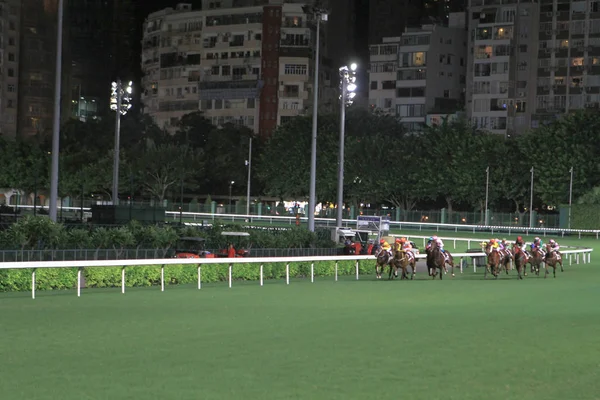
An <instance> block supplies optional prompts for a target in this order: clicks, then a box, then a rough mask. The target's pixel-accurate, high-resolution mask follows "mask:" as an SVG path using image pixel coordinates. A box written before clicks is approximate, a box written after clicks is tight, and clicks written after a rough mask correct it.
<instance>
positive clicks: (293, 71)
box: [284, 64, 307, 75]
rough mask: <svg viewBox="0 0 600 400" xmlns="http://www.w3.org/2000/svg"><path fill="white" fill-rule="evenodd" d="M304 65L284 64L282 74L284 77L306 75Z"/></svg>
mask: <svg viewBox="0 0 600 400" xmlns="http://www.w3.org/2000/svg"><path fill="white" fill-rule="evenodd" d="M306 73H307V67H306V64H285V68H284V74H286V75H306Z"/></svg>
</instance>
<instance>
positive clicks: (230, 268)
mask: <svg viewBox="0 0 600 400" xmlns="http://www.w3.org/2000/svg"><path fill="white" fill-rule="evenodd" d="M232 268H233V264H229V288H230V289H231V270H232Z"/></svg>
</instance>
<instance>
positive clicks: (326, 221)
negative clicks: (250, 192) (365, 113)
mask: <svg viewBox="0 0 600 400" xmlns="http://www.w3.org/2000/svg"><path fill="white" fill-rule="evenodd" d="M19 208H33V206H25V205H21V206H19ZM39 208H40V209H42V208H43V207H39ZM62 208H63V209H64V210H67V211H75V212H79V211H81V210H82V208H80V207H62ZM83 210H84V211H88V212H89V211H91V208H89V207H83ZM165 214H166V215H167V217H169V218H172V220H173V221H179V217H180V216H181V217H183V218H185V221H184V222H189V220H192V221H194V222H196V223H198V224H202V223H203V221H205V220H206V221H208V220H211V221H214V220H217V219H218V220H222V221H231V222H252V221H254V222H268V223H273V222H278V223H286V224H288V225H290V226H294V225H295V224H296V217H295V216H291V215H290V216H282V215H243V214H211V213H200V212H179V211H165ZM300 220H301V221H302V222H307V221H308V218H307V217H301V218H300ZM315 222H318V223H320V224H321V225H325V226H327V227H332V228H333V227H335V226H336V220H335V219H334V218H315ZM342 223H343V224H346V225H347V226H351V227H355V226H356V223H357V221H356V219H344V220H342ZM390 227H392V228H393V229H402V228H405V229H418V230H420V231H422V230H435V231H437V232H440V231H452V230H453V231H455V232H460V231H464V232H472V233H477V232H491V233H492V234H494V233H501V232H504V233H507V234H508V235H512V234H513V233H523V234H525V235H530V234H540V235H543V236H546V235H551V234H552V235H560V236H565V235H578V237H579V238H581V235H582V234H583V235H592V236H596V239H600V229H564V228H536V227H532V228H530V227H527V226H510V225H509V226H502V225H468V224H438V223H432V222H403V221H390Z"/></svg>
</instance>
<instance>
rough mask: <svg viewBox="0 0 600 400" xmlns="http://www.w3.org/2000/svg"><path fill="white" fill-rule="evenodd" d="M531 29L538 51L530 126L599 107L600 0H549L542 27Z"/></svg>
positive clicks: (541, 15) (541, 6)
mask: <svg viewBox="0 0 600 400" xmlns="http://www.w3.org/2000/svg"><path fill="white" fill-rule="evenodd" d="M537 27H538V26H537V25H533V26H530V27H529V29H530V32H531V30H533V32H531V35H533V36H534V37H535V40H536V42H537V43H538V46H537V47H539V48H537V47H536V48H533V49H530V50H529V51H530V52H535V54H536V55H537V60H536V61H537V63H536V64H533V65H532V68H533V70H534V72H535V73H537V80H535V79H534V80H531V81H530V82H531V84H532V85H534V84H535V85H536V86H537V87H536V97H535V102H533V101H532V102H530V104H529V108H530V109H532V110H533V114H532V116H531V127H532V128H536V127H538V126H541V125H542V124H545V123H547V122H550V121H552V120H554V119H556V118H557V117H559V116H560V115H562V114H564V113H568V112H571V111H574V110H580V109H585V108H591V109H598V108H599V104H600V1H598V0H591V1H567V0H547V1H542V2H540V4H539V29H536V28H537Z"/></svg>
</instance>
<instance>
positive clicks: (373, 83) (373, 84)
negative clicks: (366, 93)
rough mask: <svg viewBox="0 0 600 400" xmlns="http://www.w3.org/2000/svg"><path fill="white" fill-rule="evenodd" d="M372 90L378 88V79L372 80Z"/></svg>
mask: <svg viewBox="0 0 600 400" xmlns="http://www.w3.org/2000/svg"><path fill="white" fill-rule="evenodd" d="M371 90H377V81H371Z"/></svg>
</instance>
